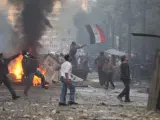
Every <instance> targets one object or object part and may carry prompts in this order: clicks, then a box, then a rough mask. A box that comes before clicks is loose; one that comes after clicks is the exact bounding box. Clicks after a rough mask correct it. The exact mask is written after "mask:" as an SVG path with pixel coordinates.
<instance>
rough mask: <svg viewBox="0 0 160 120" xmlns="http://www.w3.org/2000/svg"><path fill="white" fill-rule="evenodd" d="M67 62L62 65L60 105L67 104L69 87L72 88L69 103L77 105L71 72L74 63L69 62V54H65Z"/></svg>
mask: <svg viewBox="0 0 160 120" xmlns="http://www.w3.org/2000/svg"><path fill="white" fill-rule="evenodd" d="M64 59H65V62H64V63H63V64H62V65H61V70H60V73H61V77H60V80H61V83H62V89H61V95H60V102H59V105H60V106H65V105H66V95H67V88H69V89H70V100H69V102H68V104H70V105H75V104H77V103H76V102H75V86H74V85H73V84H72V83H71V72H72V64H71V63H70V62H69V60H70V58H69V55H65V56H64Z"/></svg>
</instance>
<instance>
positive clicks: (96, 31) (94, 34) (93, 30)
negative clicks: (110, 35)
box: [86, 25, 106, 44]
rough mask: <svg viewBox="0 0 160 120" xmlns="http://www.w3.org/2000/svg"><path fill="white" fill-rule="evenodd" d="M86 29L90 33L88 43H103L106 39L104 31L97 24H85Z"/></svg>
mask: <svg viewBox="0 0 160 120" xmlns="http://www.w3.org/2000/svg"><path fill="white" fill-rule="evenodd" d="M86 29H87V31H88V33H89V35H90V44H95V43H103V42H104V41H105V40H106V37H105V34H104V31H103V30H102V28H101V27H100V26H98V25H94V26H93V25H92V26H91V25H86Z"/></svg>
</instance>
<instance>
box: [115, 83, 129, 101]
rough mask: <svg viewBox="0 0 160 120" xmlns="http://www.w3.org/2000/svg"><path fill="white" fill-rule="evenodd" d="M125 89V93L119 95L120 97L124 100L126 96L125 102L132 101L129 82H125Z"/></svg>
mask: <svg viewBox="0 0 160 120" xmlns="http://www.w3.org/2000/svg"><path fill="white" fill-rule="evenodd" d="M128 81H129V80H128ZM123 83H124V86H125V88H124V89H123V91H122V92H121V93H120V94H119V96H118V97H120V98H122V97H124V96H125V100H130V98H129V93H130V85H129V82H126V81H123Z"/></svg>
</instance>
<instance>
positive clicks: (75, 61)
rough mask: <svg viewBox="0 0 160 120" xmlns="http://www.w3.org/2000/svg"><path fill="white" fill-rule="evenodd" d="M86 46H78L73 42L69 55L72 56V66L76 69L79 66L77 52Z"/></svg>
mask: <svg viewBox="0 0 160 120" xmlns="http://www.w3.org/2000/svg"><path fill="white" fill-rule="evenodd" d="M85 46H86V45H82V46H79V45H77V44H76V42H72V44H71V46H70V51H69V55H70V58H71V59H72V62H71V63H72V65H73V66H74V67H77V66H78V63H77V59H76V53H77V50H78V49H81V48H83V47H85Z"/></svg>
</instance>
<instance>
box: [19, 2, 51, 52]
mask: <svg viewBox="0 0 160 120" xmlns="http://www.w3.org/2000/svg"><path fill="white" fill-rule="evenodd" d="M53 2H54V0H24V9H23V11H22V14H21V22H22V31H23V36H24V38H23V39H24V44H23V48H25V49H27V50H31V52H32V53H33V54H37V51H36V49H37V47H40V43H39V40H40V38H41V36H42V35H43V33H44V31H45V30H46V27H47V26H48V27H51V24H50V22H49V20H48V19H47V17H46V16H45V13H47V12H50V8H52V5H53ZM17 22H19V21H17Z"/></svg>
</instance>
